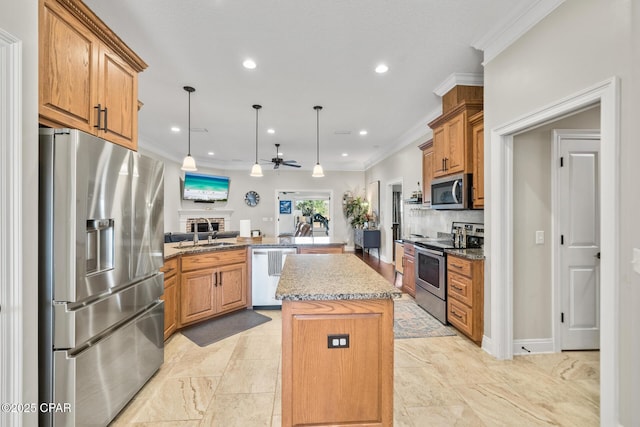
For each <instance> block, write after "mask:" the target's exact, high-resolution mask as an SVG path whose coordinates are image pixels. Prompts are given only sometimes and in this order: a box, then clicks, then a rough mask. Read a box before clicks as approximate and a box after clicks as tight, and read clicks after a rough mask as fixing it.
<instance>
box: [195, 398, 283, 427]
mask: <svg viewBox="0 0 640 427" xmlns="http://www.w3.org/2000/svg"><path fill="white" fill-rule="evenodd" d="M273 398H274V393H252V394H217V395H216V396H215V397H214V399H213V400H212V401H211V404H210V405H209V408H208V409H207V412H206V414H205V416H204V418H203V419H202V422H201V423H200V425H201V426H202V427H205V426H206V427H210V426H221V427H249V426H251V427H261V426H264V427H270V426H271V418H272V408H273Z"/></svg>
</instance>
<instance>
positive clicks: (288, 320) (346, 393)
mask: <svg viewBox="0 0 640 427" xmlns="http://www.w3.org/2000/svg"><path fill="white" fill-rule="evenodd" d="M332 335H342V336H348V337H349V346H348V348H329V344H328V340H329V339H330V338H329V336H332ZM282 425H283V426H285V427H288V426H355V425H366V426H390V425H393V300H390V299H389V300H351V301H283V304H282Z"/></svg>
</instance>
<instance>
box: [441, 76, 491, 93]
mask: <svg viewBox="0 0 640 427" xmlns="http://www.w3.org/2000/svg"><path fill="white" fill-rule="evenodd" d="M458 85H461V86H484V75H483V74H478V73H451V75H450V76H449V77H447V78H446V79H444V80H443V81H442V83H440V84H439V85H438V86H436V87H435V89H433V93H435V94H436V95H438V96H444V95H445V94H446V93H447V92H449V91H450V90H451V89H453V88H454V87H456V86H458Z"/></svg>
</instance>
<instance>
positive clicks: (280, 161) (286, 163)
mask: <svg viewBox="0 0 640 427" xmlns="http://www.w3.org/2000/svg"><path fill="white" fill-rule="evenodd" d="M279 148H280V144H276V156H275V157H273V158H272V159H271V163H273V168H274V169H278V168H279V167H280V165H284V166H291V167H294V168H299V167H301V166H302V165H299V164H298V162H296V161H295V160H284V159H283V158H282V157H280V156H279V154H278V152H279Z"/></svg>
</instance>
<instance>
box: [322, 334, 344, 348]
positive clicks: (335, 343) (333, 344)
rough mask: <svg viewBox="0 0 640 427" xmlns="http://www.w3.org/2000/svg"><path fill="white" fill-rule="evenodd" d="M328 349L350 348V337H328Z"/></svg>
mask: <svg viewBox="0 0 640 427" xmlns="http://www.w3.org/2000/svg"><path fill="white" fill-rule="evenodd" d="M327 348H349V335H348V334H339V335H327Z"/></svg>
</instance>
